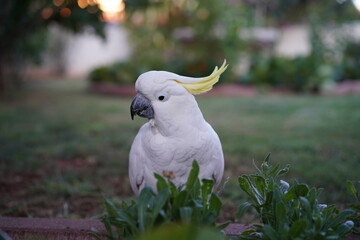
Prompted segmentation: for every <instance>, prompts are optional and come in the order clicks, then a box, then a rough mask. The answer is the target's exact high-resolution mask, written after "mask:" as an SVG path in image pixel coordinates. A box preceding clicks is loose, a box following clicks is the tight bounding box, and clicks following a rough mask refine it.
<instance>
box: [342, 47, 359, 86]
mask: <svg viewBox="0 0 360 240" xmlns="http://www.w3.org/2000/svg"><path fill="white" fill-rule="evenodd" d="M337 72H338V74H337V75H338V76H337V78H336V80H337V81H344V80H360V42H356V41H349V42H347V43H346V45H345V48H344V52H343V57H342V60H341V62H340V64H339V66H338V68H337Z"/></svg>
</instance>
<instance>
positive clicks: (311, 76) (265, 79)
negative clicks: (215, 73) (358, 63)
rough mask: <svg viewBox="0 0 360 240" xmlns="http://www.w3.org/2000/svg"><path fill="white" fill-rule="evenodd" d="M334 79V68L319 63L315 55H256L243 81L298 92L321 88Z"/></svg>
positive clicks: (314, 90)
mask: <svg viewBox="0 0 360 240" xmlns="http://www.w3.org/2000/svg"><path fill="white" fill-rule="evenodd" d="M329 79H332V69H331V67H330V66H328V65H326V64H322V63H319V62H318V61H317V58H316V57H314V56H311V55H310V56H306V57H304V56H302V57H296V58H284V57H276V56H271V57H268V58H266V57H259V56H255V57H254V58H253V59H252V61H251V64H250V69H249V72H248V74H247V75H245V76H243V77H242V82H246V83H249V84H254V85H257V86H262V87H280V88H286V89H291V90H294V91H297V92H304V91H313V92H317V91H319V90H320V88H321V85H322V84H323V83H324V82H325V81H327V80H329Z"/></svg>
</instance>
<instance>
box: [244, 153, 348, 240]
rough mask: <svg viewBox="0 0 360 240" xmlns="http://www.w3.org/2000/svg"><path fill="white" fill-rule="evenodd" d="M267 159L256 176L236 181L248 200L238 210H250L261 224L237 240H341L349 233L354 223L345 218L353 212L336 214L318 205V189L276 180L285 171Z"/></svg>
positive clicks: (286, 170)
mask: <svg viewBox="0 0 360 240" xmlns="http://www.w3.org/2000/svg"><path fill="white" fill-rule="evenodd" d="M269 157H270V155H268V156H267V158H266V159H265V161H264V162H263V163H262V164H261V167H260V168H257V169H258V173H256V174H250V175H242V176H240V177H239V179H238V181H239V185H240V188H241V189H242V190H243V191H244V192H245V193H246V194H247V195H248V196H249V197H250V198H251V202H250V203H248V204H242V206H241V208H240V210H241V211H242V212H244V208H249V207H253V208H254V209H255V210H256V212H257V213H258V214H259V215H260V218H261V222H262V224H261V225H256V226H255V229H252V230H249V231H246V232H244V233H243V234H242V235H241V236H240V239H271V240H281V239H284V240H285V239H309V240H310V239H341V238H343V237H345V236H346V235H347V234H348V233H349V232H351V230H352V229H353V227H354V222H353V221H351V220H348V218H349V217H350V216H352V215H353V214H354V211H353V210H350V209H347V210H343V211H341V212H340V211H339V210H338V209H336V208H335V206H333V205H330V206H327V205H325V204H320V203H319V202H318V196H319V194H320V190H319V189H316V188H309V187H308V186H307V185H306V184H302V183H299V182H297V181H293V182H292V183H291V184H288V183H287V182H285V181H282V180H280V179H279V178H280V176H282V175H284V174H285V173H287V172H288V171H289V167H288V166H287V167H285V168H280V165H276V166H275V167H273V166H271V165H270V164H269Z"/></svg>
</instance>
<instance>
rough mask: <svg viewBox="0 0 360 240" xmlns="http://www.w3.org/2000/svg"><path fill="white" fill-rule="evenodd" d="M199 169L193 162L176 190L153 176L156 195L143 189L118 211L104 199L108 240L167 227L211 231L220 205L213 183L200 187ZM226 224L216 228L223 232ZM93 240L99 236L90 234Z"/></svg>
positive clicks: (125, 237) (205, 180) (164, 180)
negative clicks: (205, 228) (185, 177)
mask: <svg viewBox="0 0 360 240" xmlns="http://www.w3.org/2000/svg"><path fill="white" fill-rule="evenodd" d="M198 176H199V165H198V164H197V162H196V161H194V162H193V165H192V169H191V171H190V173H189V176H188V179H187V182H186V184H185V185H184V186H183V187H176V186H175V185H174V184H173V183H172V182H171V181H170V180H166V179H164V178H163V177H162V176H160V175H159V174H155V178H156V179H157V191H158V193H154V191H153V190H152V189H151V188H150V187H145V188H143V189H142V191H141V192H140V195H139V198H138V200H137V201H132V202H131V203H127V202H125V201H123V202H122V203H121V206H120V207H119V208H118V207H117V206H116V205H115V203H114V202H113V201H112V200H110V199H109V198H104V204H105V211H106V214H105V215H104V216H103V217H102V222H103V223H104V225H105V227H106V230H107V234H106V235H105V237H107V238H108V239H117V238H121V239H132V238H134V237H137V236H140V235H141V234H143V233H145V232H147V231H150V230H153V229H154V228H156V227H158V226H162V225H164V224H167V223H185V224H191V225H194V226H198V227H199V226H211V227H215V220H216V218H217V216H218V215H219V212H220V208H221V205H222V203H221V201H220V199H219V198H218V196H217V195H216V193H214V192H213V191H212V190H213V186H214V181H213V180H208V179H203V180H202V184H200V180H199V178H198ZM225 226H226V224H224V225H221V226H218V227H217V228H219V229H221V228H224V227H225ZM92 235H93V236H94V237H96V238H97V239H101V236H100V235H99V234H96V233H92Z"/></svg>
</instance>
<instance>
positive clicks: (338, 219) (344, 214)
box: [323, 209, 355, 230]
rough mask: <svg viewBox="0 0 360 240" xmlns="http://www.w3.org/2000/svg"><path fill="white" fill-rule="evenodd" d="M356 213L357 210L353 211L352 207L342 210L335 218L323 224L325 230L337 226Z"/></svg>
mask: <svg viewBox="0 0 360 240" xmlns="http://www.w3.org/2000/svg"><path fill="white" fill-rule="evenodd" d="M354 213H355V211H353V210H351V209H345V210H344V211H342V212H340V213H339V214H338V215H336V216H335V218H333V219H332V220H331V221H329V222H327V223H326V224H325V225H324V226H323V230H328V229H329V228H334V227H336V226H337V225H339V224H341V223H342V222H344V221H345V220H346V219H347V218H348V217H349V216H351V215H352V214H354Z"/></svg>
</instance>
